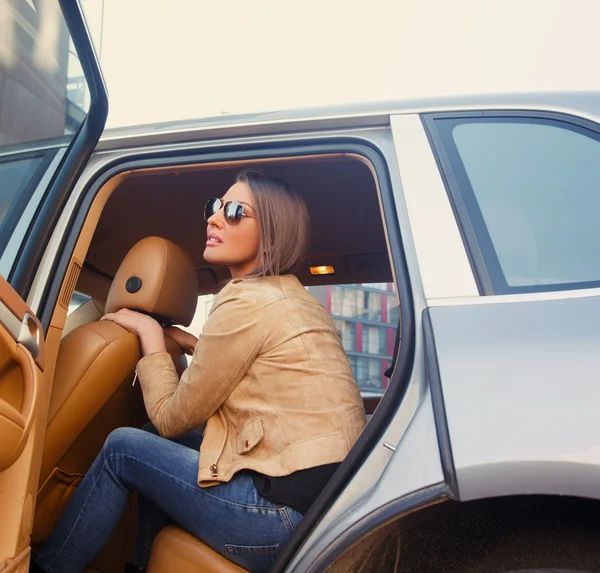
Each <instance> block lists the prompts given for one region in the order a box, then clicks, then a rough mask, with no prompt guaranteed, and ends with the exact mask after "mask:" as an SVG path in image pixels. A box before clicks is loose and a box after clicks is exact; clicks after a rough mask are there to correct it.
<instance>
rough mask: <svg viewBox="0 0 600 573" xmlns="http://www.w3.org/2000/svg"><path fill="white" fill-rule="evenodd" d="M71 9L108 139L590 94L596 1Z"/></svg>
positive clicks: (599, 81) (374, 0)
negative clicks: (528, 95) (80, 21)
mask: <svg viewBox="0 0 600 573" xmlns="http://www.w3.org/2000/svg"><path fill="white" fill-rule="evenodd" d="M83 6H84V10H85V12H86V17H87V19H88V24H89V26H90V28H91V30H92V35H93V37H94V39H95V43H96V50H97V52H98V53H99V57H100V61H101V66H102V69H103V72H104V76H105V80H106V83H107V86H108V91H109V102H110V111H109V117H108V122H107V127H116V126H124V125H137V124H144V123H151V122H159V121H171V120H178V119H192V118H199V117H208V116H215V115H221V114H223V113H246V112H255V111H270V110H278V109H286V108H294V107H306V106H312V105H329V104H336V103H349V102H361V101H378V100H390V99H404V98H413V97H429V96H437V95H446V94H464V93H489V92H496V91H534V90H561V89H573V90H580V89H581V90H583V89H595V90H600V73H598V68H599V66H598V53H599V52H600V46H599V44H600V37H599V35H598V31H597V23H598V21H600V0H395V1H391V0H368V1H365V0H302V1H301V2H289V1H287V0H252V1H250V0H219V1H215V0H211V1H206V0H169V1H166V0H104V2H102V0H84V1H83ZM101 30H102V33H100V31H101ZM100 36H101V38H102V39H101V41H100Z"/></svg>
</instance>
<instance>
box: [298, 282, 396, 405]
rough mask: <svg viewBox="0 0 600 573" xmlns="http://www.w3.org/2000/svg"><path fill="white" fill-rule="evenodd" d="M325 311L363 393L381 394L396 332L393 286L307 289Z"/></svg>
mask: <svg viewBox="0 0 600 573" xmlns="http://www.w3.org/2000/svg"><path fill="white" fill-rule="evenodd" d="M308 290H309V291H310V292H311V293H312V294H313V295H314V296H315V297H316V298H317V300H319V301H320V302H321V304H322V305H323V306H324V307H325V308H326V309H327V311H328V312H329V314H331V317H332V318H333V322H334V324H335V326H336V328H337V330H338V332H339V333H340V336H341V338H342V345H343V346H344V350H345V351H346V354H347V356H348V360H349V361H350V366H352V370H353V372H354V377H355V379H356V381H357V383H358V386H359V387H360V389H361V392H362V393H363V394H370V393H374V394H382V393H383V392H384V391H385V388H386V387H387V384H388V379H387V378H386V376H385V374H384V372H385V371H386V369H387V368H388V366H389V365H390V363H391V359H392V355H393V351H394V341H395V338H396V331H397V329H398V320H399V314H398V298H397V296H396V292H395V288H394V285H393V283H360V284H346V285H327V286H315V287H308Z"/></svg>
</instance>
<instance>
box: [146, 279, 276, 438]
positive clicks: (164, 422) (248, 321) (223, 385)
mask: <svg viewBox="0 0 600 573" xmlns="http://www.w3.org/2000/svg"><path fill="white" fill-rule="evenodd" d="M261 314H262V310H261V308H260V307H259V306H258V305H257V304H256V303H255V302H254V300H252V298H251V297H250V296H243V293H242V292H239V290H238V292H237V293H235V294H233V295H230V296H228V297H227V298H226V299H224V300H223V301H218V302H217V303H216V304H215V308H214V309H213V311H212V312H211V314H210V315H209V317H208V319H207V321H206V323H205V324H204V329H203V332H202V334H201V335H200V337H199V339H198V344H197V345H196V348H195V350H194V354H193V356H192V360H191V363H190V365H189V367H188V368H187V369H186V370H185V371H184V373H183V374H182V376H181V379H179V376H178V374H177V372H176V370H175V366H174V364H173V360H172V358H171V356H170V354H169V353H168V352H157V353H155V354H150V355H148V356H145V357H144V358H142V359H141V360H140V361H139V362H138V366H137V371H138V378H139V380H140V384H141V386H142V391H143V394H144V404H145V406H146V411H147V413H148V416H149V417H150V420H151V421H152V423H153V424H154V426H155V427H156V429H157V430H158V431H159V433H160V435H161V436H163V437H166V438H177V437H180V436H183V435H185V434H186V433H188V432H190V431H192V430H193V429H194V428H196V427H198V426H199V425H200V424H202V423H203V422H205V421H206V420H208V418H210V416H211V415H212V414H214V413H215V412H216V411H217V409H218V408H219V406H221V404H222V403H223V402H224V401H225V400H226V399H227V397H228V396H229V395H230V394H231V392H233V390H234V389H235V387H236V386H237V384H238V383H239V382H240V380H241V379H242V378H243V376H244V374H245V373H246V371H247V370H248V368H249V367H250V365H251V364H252V362H253V361H254V359H255V358H256V356H257V354H258V351H259V349H260V347H261V344H262V341H263V338H264V335H265V334H264V328H262V326H263V325H262V324H261V322H262V321H261Z"/></svg>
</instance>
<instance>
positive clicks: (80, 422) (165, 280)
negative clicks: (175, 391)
mask: <svg viewBox="0 0 600 573" xmlns="http://www.w3.org/2000/svg"><path fill="white" fill-rule="evenodd" d="M197 300H198V279H197V275H196V270H195V268H194V265H193V263H192V262H191V260H190V259H189V257H188V256H187V255H186V254H185V253H184V251H183V250H182V249H181V248H180V247H178V246H177V245H175V244H174V243H171V242H170V241H167V240H165V239H161V238H158V237H148V238H146V239H143V240H142V241H140V242H139V243H137V244H136V245H135V246H134V247H133V248H132V249H131V250H130V251H129V253H128V254H127V256H126V257H125V259H123V262H122V263H121V266H120V267H119V270H118V271H117V274H116V276H115V278H114V280H113V282H112V285H111V288H110V291H109V293H108V298H107V300H106V312H116V311H118V310H119V309H122V308H130V309H133V310H139V311H142V312H146V313H149V314H151V315H152V316H154V317H155V318H157V319H159V321H162V322H164V323H167V322H168V323H172V324H181V325H184V326H188V325H189V324H190V323H191V321H192V318H193V317H194V313H195V311H196V303H197ZM165 342H166V345H167V350H168V351H169V352H170V353H171V355H172V356H173V359H174V362H175V365H176V367H177V369H178V370H179V371H180V372H182V371H183V370H184V369H185V368H186V367H187V361H186V359H185V355H184V353H183V350H182V349H181V348H180V347H179V346H178V345H177V344H176V343H175V341H173V340H172V339H170V338H168V337H165ZM140 358H141V349H140V344H139V340H138V338H137V336H135V335H134V334H132V333H130V332H128V331H126V330H125V329H124V328H122V327H121V326H119V325H117V324H116V323H114V322H111V321H95V322H90V323H88V324H84V325H82V326H80V327H78V328H75V329H74V330H73V331H72V332H70V333H69V334H68V335H67V336H65V337H64V338H63V340H62V341H61V345H60V349H59V354H58V360H57V365H56V371H55V375H54V386H53V388H52V396H51V400H50V410H49V414H48V426H47V430H46V439H45V443H44V453H43V458H42V469H41V474H40V484H42V487H41V489H40V491H39V493H38V505H37V510H36V515H35V524H34V535H33V541H34V543H39V542H41V541H43V539H45V538H46V537H47V536H48V535H49V534H50V533H51V531H52V529H53V528H54V526H55V525H56V523H57V521H58V519H59V517H60V515H61V513H62V510H63V509H64V507H65V506H66V503H67V501H68V499H69V498H70V496H71V495H72V493H73V492H74V490H75V488H76V487H77V485H78V483H79V481H81V477H82V476H83V475H84V474H85V473H86V472H87V470H88V469H89V466H90V465H91V463H92V462H93V460H94V458H95V457H96V455H97V454H98V452H99V451H100V448H101V447H102V444H103V443H104V440H105V439H106V437H107V436H108V434H109V433H110V432H111V431H112V430H114V429H115V428H117V427H120V426H133V427H139V426H141V425H142V424H143V423H144V422H145V421H147V415H146V412H145V409H144V405H143V398H142V394H141V390H140V387H139V384H136V385H135V386H132V380H133V375H134V371H135V367H136V365H137V362H138V360H139V359H140Z"/></svg>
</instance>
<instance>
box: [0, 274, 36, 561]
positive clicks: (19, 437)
mask: <svg viewBox="0 0 600 573" xmlns="http://www.w3.org/2000/svg"><path fill="white" fill-rule="evenodd" d="M44 358H45V353H44V339H43V335H42V330H41V326H40V324H39V321H38V319H37V318H36V317H35V315H34V314H33V313H32V312H31V311H30V309H29V308H28V307H27V305H26V304H25V303H24V302H23V301H22V300H21V299H20V298H19V296H18V295H17V293H16V292H15V291H14V290H13V289H12V287H11V286H10V285H9V284H8V283H7V282H6V280H4V279H3V278H1V277H0V436H1V439H0V508H2V519H1V520H0V569H1V568H2V564H3V562H4V563H5V564H6V566H8V563H10V562H11V561H13V560H15V559H17V561H18V556H19V554H21V553H23V552H26V550H27V548H28V546H29V535H30V531H31V523H32V518H33V509H34V508H33V500H34V499H35V495H34V494H35V491H36V489H37V472H36V471H31V470H32V468H34V467H35V465H36V464H39V457H40V456H39V452H37V451H36V450H39V447H38V448H36V442H38V440H39V436H40V432H39V431H35V429H36V428H39V426H40V424H39V423H38V418H39V416H40V414H41V413H42V412H41V408H42V409H43V408H44V404H41V403H40V402H47V400H48V393H47V392H44V391H41V390H40V389H41V385H42V383H43V377H44V373H43V366H44ZM45 407H46V408H47V404H45ZM43 417H45V416H43ZM42 437H43V434H42ZM23 555H24V554H23Z"/></svg>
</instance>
